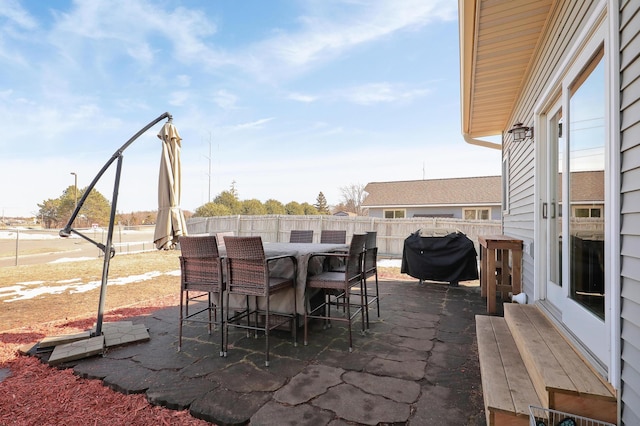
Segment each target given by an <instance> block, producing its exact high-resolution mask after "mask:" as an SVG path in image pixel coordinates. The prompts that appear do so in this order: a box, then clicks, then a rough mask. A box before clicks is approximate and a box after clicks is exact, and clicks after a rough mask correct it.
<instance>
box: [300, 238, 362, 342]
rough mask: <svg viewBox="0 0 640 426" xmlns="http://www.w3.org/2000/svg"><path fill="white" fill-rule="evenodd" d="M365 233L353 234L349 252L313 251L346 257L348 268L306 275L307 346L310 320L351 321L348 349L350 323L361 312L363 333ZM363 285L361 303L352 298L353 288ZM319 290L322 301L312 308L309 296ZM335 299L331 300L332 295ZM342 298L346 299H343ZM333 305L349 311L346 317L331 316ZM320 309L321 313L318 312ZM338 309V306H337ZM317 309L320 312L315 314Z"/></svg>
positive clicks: (327, 322) (319, 254) (305, 332)
mask: <svg viewBox="0 0 640 426" xmlns="http://www.w3.org/2000/svg"><path fill="white" fill-rule="evenodd" d="M365 238H366V236H365V234H354V235H353V237H352V239H351V244H350V245H349V252H348V253H336V252H333V253H314V254H313V255H312V256H311V257H314V256H325V257H338V258H344V259H346V267H345V271H344V272H336V271H326V272H322V273H320V274H318V275H312V276H309V277H308V278H307V285H306V288H305V311H304V344H305V345H306V344H307V342H308V340H307V337H308V323H309V319H313V318H316V319H322V320H324V321H325V325H327V326H330V325H331V323H330V322H331V320H332V319H333V320H336V321H345V322H347V324H348V330H349V352H352V351H353V338H352V335H351V328H352V327H351V324H352V322H353V319H354V318H355V317H356V316H357V315H358V314H359V313H361V314H362V333H363V334H364V331H365V317H364V315H365V314H364V309H365V306H366V305H365V299H364V291H363V289H362V264H363V257H364V243H365ZM356 285H359V286H360V294H359V296H360V303H357V304H355V303H353V302H352V301H351V297H350V296H351V294H352V293H351V288H352V287H354V286H356ZM314 289H318V290H320V291H321V292H322V297H323V299H322V303H320V304H319V305H318V306H316V307H313V308H312V309H311V310H310V297H311V295H312V291H313V290H314ZM332 297H333V298H334V300H333V301H332V300H331V298H332ZM339 299H343V301H342V302H340V301H339ZM331 305H334V306H336V307H337V306H342V307H343V308H344V310H345V311H346V312H344V316H343V317H337V316H335V317H332V316H331ZM352 307H355V308H356V309H355V311H353V312H352V311H351V308H352ZM319 311H320V312H319ZM336 311H338V309H336ZM316 312H318V313H316Z"/></svg>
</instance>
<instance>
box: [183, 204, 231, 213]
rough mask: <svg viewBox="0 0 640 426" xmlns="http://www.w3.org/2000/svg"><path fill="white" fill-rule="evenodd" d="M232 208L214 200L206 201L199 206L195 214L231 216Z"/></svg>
mask: <svg viewBox="0 0 640 426" xmlns="http://www.w3.org/2000/svg"><path fill="white" fill-rule="evenodd" d="M231 214H232V213H231V209H229V207H227V206H225V205H224V204H218V203H214V202H209V203H206V204H204V205H202V206H200V207H198V208H197V209H196V211H195V213H194V214H193V215H194V216H197V217H210V216H231Z"/></svg>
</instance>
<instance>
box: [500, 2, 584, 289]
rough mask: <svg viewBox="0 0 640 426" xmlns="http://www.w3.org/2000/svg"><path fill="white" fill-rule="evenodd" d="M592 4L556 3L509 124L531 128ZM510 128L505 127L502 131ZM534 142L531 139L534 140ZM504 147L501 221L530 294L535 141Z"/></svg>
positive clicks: (506, 137)
mask: <svg viewBox="0 0 640 426" xmlns="http://www.w3.org/2000/svg"><path fill="white" fill-rule="evenodd" d="M593 7H594V4H593V2H591V1H589V0H580V1H559V2H557V3H556V5H555V6H554V10H553V11H552V13H551V22H550V23H549V26H548V27H547V31H546V33H545V34H544V35H543V40H542V43H541V45H540V50H539V52H538V54H537V56H536V57H535V59H534V60H533V64H532V70H531V72H530V74H529V75H530V78H529V79H527V81H526V83H525V85H524V86H523V89H522V92H521V95H520V96H519V98H518V103H517V104H516V105H515V107H514V110H513V115H512V116H511V118H510V123H516V122H523V123H525V124H526V125H532V124H533V117H534V106H535V104H536V102H537V101H538V99H539V97H540V95H541V93H543V92H544V91H545V90H548V88H549V87H551V85H552V84H554V82H552V81H551V79H552V77H553V76H554V75H555V74H556V73H557V71H558V69H559V67H560V65H561V63H562V59H563V58H564V57H565V56H566V52H567V51H568V49H570V48H571V46H572V45H573V43H574V42H575V39H576V38H577V36H578V34H579V33H580V31H581V30H582V28H583V27H584V25H585V24H584V23H585V20H586V18H587V17H588V16H589V13H590V12H591V9H592V8H593ZM509 127H511V126H510V125H508V124H507V125H505V128H509ZM534 139H535V138H534ZM503 140H504V141H505V145H504V148H503V155H507V153H506V151H507V150H508V155H509V167H510V169H509V172H508V173H509V180H510V181H509V185H508V188H509V197H508V199H509V200H510V204H509V209H508V213H507V214H505V215H504V217H503V229H504V233H505V234H506V235H510V236H512V237H516V238H520V239H522V240H523V243H524V244H523V245H524V247H523V251H524V253H523V259H522V263H523V264H522V278H523V279H522V283H523V291H525V292H526V293H528V294H530V295H532V294H534V278H535V277H534V275H535V267H534V259H533V241H534V235H535V227H534V222H535V214H536V212H535V205H536V196H535V164H536V161H535V155H536V152H535V140H533V141H524V142H518V143H514V142H513V139H512V137H511V135H510V134H508V133H505V134H503Z"/></svg>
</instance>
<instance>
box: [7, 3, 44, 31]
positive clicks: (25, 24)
mask: <svg viewBox="0 0 640 426" xmlns="http://www.w3.org/2000/svg"><path fill="white" fill-rule="evenodd" d="M0 18H6V19H7V20H8V21H9V23H8V24H7V23H5V24H3V25H2V27H3V32H6V31H7V30H8V28H7V27H8V26H9V27H11V26H12V24H15V25H16V26H18V27H20V28H21V29H25V30H33V29H35V28H36V27H37V26H38V25H37V22H36V20H35V19H34V18H33V17H32V16H31V15H29V13H28V12H27V11H26V10H25V9H24V8H23V7H22V6H21V5H20V4H19V3H18V2H17V1H16V0H3V1H2V2H0Z"/></svg>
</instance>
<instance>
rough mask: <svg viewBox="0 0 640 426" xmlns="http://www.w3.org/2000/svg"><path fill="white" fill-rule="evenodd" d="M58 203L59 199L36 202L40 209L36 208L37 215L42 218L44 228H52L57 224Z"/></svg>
mask: <svg viewBox="0 0 640 426" xmlns="http://www.w3.org/2000/svg"><path fill="white" fill-rule="evenodd" d="M59 205H60V200H59V199H56V200H54V199H51V198H49V199H48V200H44V201H43V202H42V204H38V207H39V208H40V210H38V216H40V217H41V218H42V221H43V223H42V226H43V227H45V228H49V229H50V228H53V227H57V226H58V225H59V216H58V206H59Z"/></svg>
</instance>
